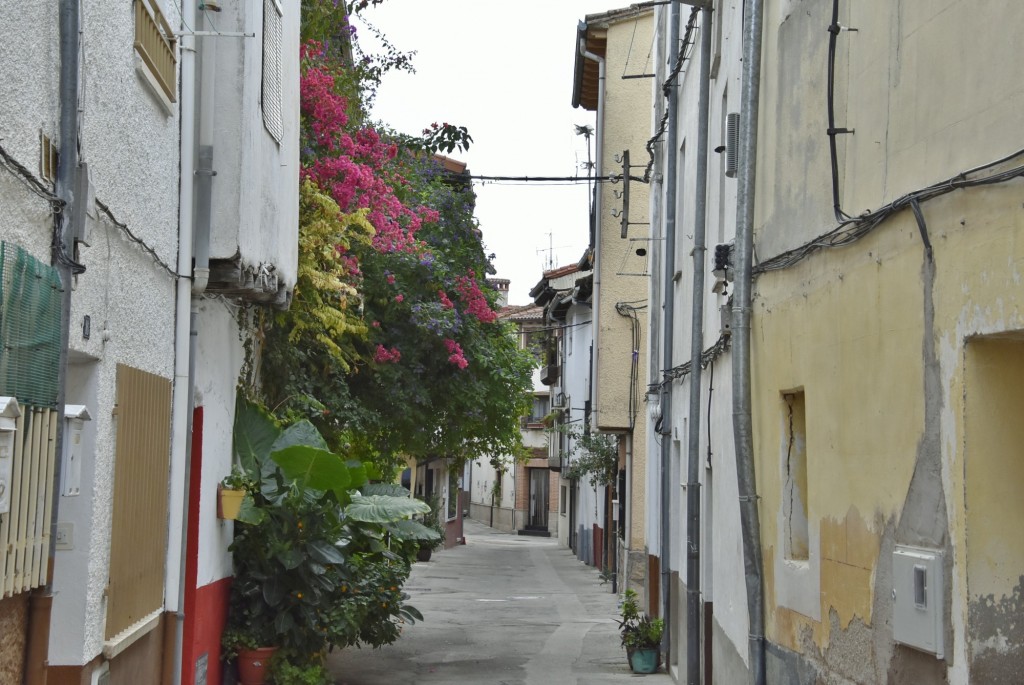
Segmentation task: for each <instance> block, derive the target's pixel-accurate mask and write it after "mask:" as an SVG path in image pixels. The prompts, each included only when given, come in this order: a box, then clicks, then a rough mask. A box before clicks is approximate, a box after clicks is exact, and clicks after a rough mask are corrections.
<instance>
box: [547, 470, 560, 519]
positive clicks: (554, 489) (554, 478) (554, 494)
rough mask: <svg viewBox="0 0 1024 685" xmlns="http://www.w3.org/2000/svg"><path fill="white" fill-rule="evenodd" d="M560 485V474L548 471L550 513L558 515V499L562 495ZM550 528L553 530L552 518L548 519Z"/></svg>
mask: <svg viewBox="0 0 1024 685" xmlns="http://www.w3.org/2000/svg"><path fill="white" fill-rule="evenodd" d="M558 488H559V483H558V473H557V472H555V471H548V511H549V512H551V513H553V514H557V513H558V497H559V495H560V493H561V490H559V489H558ZM548 528H551V518H550V517H549V518H548Z"/></svg>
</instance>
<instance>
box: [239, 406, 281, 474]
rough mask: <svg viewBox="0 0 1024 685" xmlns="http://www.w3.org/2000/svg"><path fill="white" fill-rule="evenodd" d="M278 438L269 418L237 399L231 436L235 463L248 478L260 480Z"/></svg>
mask: <svg viewBox="0 0 1024 685" xmlns="http://www.w3.org/2000/svg"><path fill="white" fill-rule="evenodd" d="M280 435H281V429H280V428H279V427H278V426H277V423H276V422H275V421H274V419H273V417H271V416H270V414H268V413H267V412H266V411H265V410H264V409H263V408H262V407H259V406H257V405H255V404H252V403H250V402H249V401H247V400H246V399H245V398H244V397H243V396H242V395H241V394H239V395H238V397H237V399H236V401H235V426H234V431H233V436H232V439H233V442H234V447H235V461H236V462H237V463H238V465H239V466H241V468H242V470H243V471H245V473H246V474H248V475H249V477H250V478H253V479H254V480H259V479H260V477H261V474H260V467H261V465H262V463H263V461H264V460H266V458H267V455H269V454H270V452H271V446H272V445H273V444H274V441H276V440H277V439H278V437H280Z"/></svg>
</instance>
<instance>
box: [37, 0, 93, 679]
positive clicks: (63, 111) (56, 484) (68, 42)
mask: <svg viewBox="0 0 1024 685" xmlns="http://www.w3.org/2000/svg"><path fill="white" fill-rule="evenodd" d="M79 7H80V6H79V4H78V2H77V0H61V2H60V5H59V12H60V85H59V89H60V90H59V94H60V120H59V126H60V128H59V134H60V157H59V162H58V166H57V195H58V196H59V197H60V199H61V200H63V201H64V203H65V204H64V208H63V211H61V212H59V213H56V214H55V215H54V219H53V221H54V227H53V230H54V240H53V244H52V250H53V265H54V267H55V268H56V269H57V272H58V273H59V274H60V281H61V286H62V288H63V292H62V294H61V312H60V352H59V357H58V363H57V439H56V440H55V445H54V448H55V454H56V458H55V459H54V465H53V467H54V468H53V498H52V499H51V501H50V511H51V516H50V543H49V548H48V550H47V569H46V585H45V586H44V587H42V588H39V589H38V590H35V591H33V592H32V594H31V598H30V604H29V611H30V614H29V621H28V635H27V639H26V645H25V651H26V654H25V683H26V685H45V683H46V657H47V654H48V653H49V643H50V618H51V616H52V609H53V566H54V559H55V557H56V555H57V520H58V511H59V508H60V479H61V465H62V460H61V455H62V454H63V452H64V439H65V436H64V426H65V421H64V405H65V402H66V387H67V368H68V345H69V341H70V338H71V333H70V332H71V287H72V280H71V279H72V278H73V274H72V271H71V266H70V265H69V264H68V263H67V262H66V260H65V259H63V257H64V256H73V255H74V249H75V239H74V236H73V235H72V233H71V225H72V221H71V216H72V214H74V213H75V212H83V211H85V207H84V205H82V204H80V203H77V202H75V197H74V190H73V189H74V187H75V177H76V174H77V172H78V94H79V75H78V73H79V53H80V45H81V33H80V32H81V20H80V15H79Z"/></svg>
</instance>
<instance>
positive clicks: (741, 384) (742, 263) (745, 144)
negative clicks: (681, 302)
mask: <svg viewBox="0 0 1024 685" xmlns="http://www.w3.org/2000/svg"><path fill="white" fill-rule="evenodd" d="M763 13H764V8H763V6H762V1H761V0H746V11H745V12H744V15H745V16H746V22H745V23H744V26H743V83H742V87H741V95H740V98H741V102H742V106H743V111H742V114H741V115H740V140H739V164H740V168H739V173H738V199H737V209H736V282H735V286H734V289H733V309H732V330H733V334H732V354H733V363H732V386H733V393H732V405H733V410H732V411H733V432H734V437H735V442H736V481H737V489H738V491H739V504H740V525H741V529H742V535H743V576H744V580H745V582H746V586H747V619H748V622H749V629H748V631H749V645H748V649H749V662H750V678H751V682H752V683H754V685H764V682H765V644H764V595H763V576H764V562H763V561H762V559H761V522H760V519H759V517H758V511H757V499H758V497H757V480H756V478H755V475H754V432H753V420H752V410H751V389H750V318H751V287H752V285H753V281H752V275H751V267H752V261H753V252H754V187H755V180H756V166H757V121H758V106H759V104H760V103H759V98H760V96H761V25H762V22H763Z"/></svg>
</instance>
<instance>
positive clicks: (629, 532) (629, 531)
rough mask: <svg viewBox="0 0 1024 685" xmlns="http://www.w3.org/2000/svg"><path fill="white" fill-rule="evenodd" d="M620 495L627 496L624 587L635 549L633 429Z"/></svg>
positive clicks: (623, 566)
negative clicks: (624, 484) (624, 486)
mask: <svg viewBox="0 0 1024 685" xmlns="http://www.w3.org/2000/svg"><path fill="white" fill-rule="evenodd" d="M619 497H627V498H628V499H627V500H626V520H625V521H624V522H623V525H624V528H623V531H622V533H623V535H622V539H623V540H624V541H625V545H624V547H625V554H624V555H623V559H622V571H623V574H624V575H625V582H624V583H623V587H625V586H628V585H629V553H630V551H631V550H632V549H633V431H632V430H631V431H629V432H628V433H626V492H623V493H619Z"/></svg>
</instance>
